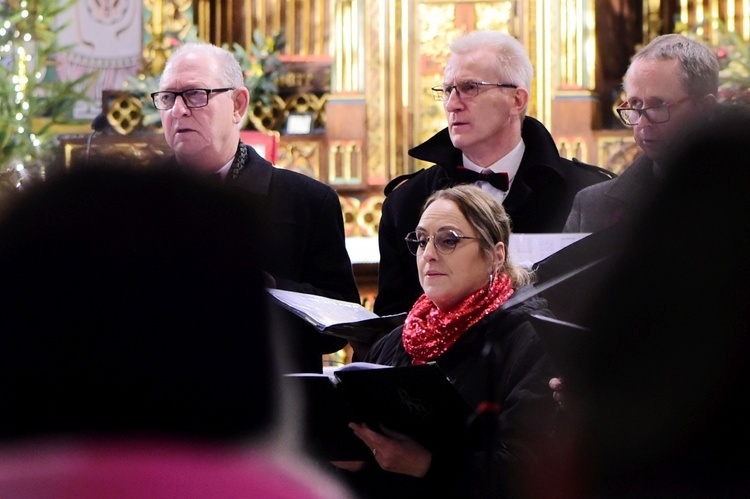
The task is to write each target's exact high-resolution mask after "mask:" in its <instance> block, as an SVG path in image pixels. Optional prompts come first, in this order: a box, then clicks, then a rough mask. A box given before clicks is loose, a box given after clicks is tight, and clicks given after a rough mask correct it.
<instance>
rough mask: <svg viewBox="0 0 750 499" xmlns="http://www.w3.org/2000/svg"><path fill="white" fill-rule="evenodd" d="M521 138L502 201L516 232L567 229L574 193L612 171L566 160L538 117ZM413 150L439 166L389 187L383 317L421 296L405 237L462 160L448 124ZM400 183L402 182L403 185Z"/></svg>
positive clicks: (383, 233)
mask: <svg viewBox="0 0 750 499" xmlns="http://www.w3.org/2000/svg"><path fill="white" fill-rule="evenodd" d="M521 136H522V138H523V141H524V143H525V145H526V151H525V152H524V155H523V158H522V159H521V164H520V167H519V169H518V173H517V175H516V177H515V179H514V180H513V184H512V185H511V188H510V191H509V192H508V197H507V198H506V199H505V201H504V203H503V205H504V207H505V210H506V211H507V212H508V215H509V216H510V218H511V220H512V222H513V232H516V233H532V232H534V233H540V232H562V229H563V225H564V224H565V218H566V216H567V215H568V212H570V207H571V206H572V204H573V198H574V196H575V194H576V193H577V192H578V191H579V190H581V189H582V188H584V187H587V186H589V185H592V184H596V183H598V182H602V181H604V180H607V179H610V178H612V177H613V174H612V173H610V172H607V171H606V170H603V169H601V168H598V167H595V166H591V165H587V164H585V163H581V162H580V161H577V160H573V161H570V160H567V159H564V158H561V157H560V155H559V153H558V151H557V146H556V145H555V142H554V140H553V139H552V136H551V135H550V134H549V132H548V131H547V130H546V129H545V128H544V125H542V124H541V123H540V122H539V121H537V120H535V119H534V118H530V117H527V118H525V120H524V122H523V129H522V132H521ZM409 154H410V155H411V156H413V157H415V158H417V159H421V160H424V161H431V162H434V163H435V165H433V166H431V167H430V168H427V169H425V170H420V171H419V172H417V173H414V174H412V175H408V176H407V177H408V180H406V181H404V178H398V179H395V180H394V181H393V182H391V184H389V186H387V187H386V196H387V197H386V199H385V202H384V203H383V213H382V217H381V219H380V227H379V234H378V243H379V248H380V266H379V276H378V295H377V298H376V300H375V307H374V309H375V312H376V313H377V314H378V315H386V314H394V313H399V312H406V311H408V310H409V309H411V306H412V305H413V304H414V302H415V301H416V300H417V298H419V296H420V295H421V294H422V288H421V287H420V285H419V278H418V276H417V265H416V261H415V259H414V255H412V254H411V253H410V252H409V250H408V249H407V247H406V244H405V243H404V237H405V236H406V234H408V233H409V232H411V231H413V230H414V229H415V228H416V226H417V224H418V223H419V217H420V211H421V209H422V205H423V204H424V202H425V201H426V200H427V198H428V197H429V196H430V195H431V194H432V193H433V192H434V191H436V190H439V189H442V188H445V187H449V186H451V185H453V183H454V181H453V179H454V176H455V174H456V167H457V166H460V165H461V163H462V161H463V159H462V153H461V150H460V149H457V148H455V147H454V146H453V143H452V142H451V140H450V136H449V134H448V129H447V128H446V129H444V130H442V131H440V132H438V133H437V134H436V135H434V136H433V137H432V138H430V139H428V140H427V141H426V142H424V143H422V144H420V145H418V146H416V147H414V148H413V149H411V150H410V151H409ZM399 182H403V183H402V184H400V185H398V183H399ZM396 186H397V188H396Z"/></svg>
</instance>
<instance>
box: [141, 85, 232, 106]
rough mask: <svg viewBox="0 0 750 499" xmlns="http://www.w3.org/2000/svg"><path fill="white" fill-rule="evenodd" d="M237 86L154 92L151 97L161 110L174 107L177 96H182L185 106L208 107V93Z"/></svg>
mask: <svg viewBox="0 0 750 499" xmlns="http://www.w3.org/2000/svg"><path fill="white" fill-rule="evenodd" d="M234 88H235V87H224V88H189V89H187V90H183V91H182V92H169V91H163V92H154V93H152V94H151V99H152V100H153V101H154V106H155V107H156V109H159V110H160V111H166V110H167V109H172V108H173V107H174V104H175V102H177V97H178V96H179V97H182V102H184V103H185V107H189V108H190V109H194V108H196V107H206V106H207V105H208V94H218V93H221V92H227V91H229V90H234Z"/></svg>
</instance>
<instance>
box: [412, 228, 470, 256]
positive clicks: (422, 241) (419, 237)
mask: <svg viewBox="0 0 750 499" xmlns="http://www.w3.org/2000/svg"><path fill="white" fill-rule="evenodd" d="M462 239H476V240H479V239H480V238H478V237H471V236H464V235H461V234H457V233H456V232H455V231H453V230H450V229H441V230H439V231H437V232H436V233H435V234H434V235H432V236H428V235H427V234H425V233H424V232H421V231H413V232H409V233H408V234H407V235H406V237H405V238H404V240H405V241H406V246H407V247H408V248H409V251H410V252H411V254H412V255H415V256H416V255H417V254H418V253H419V252H424V250H425V248H426V247H427V244H428V243H429V242H430V240H432V244H433V245H435V250H437V252H438V253H440V254H442V255H450V254H451V253H453V252H454V251H455V250H456V246H458V243H460V242H461V240H462Z"/></svg>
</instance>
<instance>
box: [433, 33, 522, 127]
mask: <svg viewBox="0 0 750 499" xmlns="http://www.w3.org/2000/svg"><path fill="white" fill-rule="evenodd" d="M448 48H449V49H450V51H451V54H453V55H466V54H470V53H472V52H474V51H476V50H480V49H488V50H490V51H491V52H493V53H494V54H495V66H496V67H495V69H496V71H497V75H498V77H499V78H501V79H502V80H503V81H502V82H498V83H512V84H514V85H517V86H518V87H520V88H523V89H525V90H527V91H528V92H529V95H531V80H532V79H533V78H534V67H533V66H532V65H531V60H530V59H529V54H528V53H527V52H526V48H524V46H523V44H521V42H519V41H518V40H517V39H515V38H514V37H513V36H511V35H509V34H507V33H502V32H500V31H492V30H478V31H470V32H469V33H466V34H465V35H462V36H460V37H458V38H456V39H455V40H453V41H452V42H450V43H449V45H448ZM527 107H528V106H527ZM523 112H524V114H526V109H524V110H523Z"/></svg>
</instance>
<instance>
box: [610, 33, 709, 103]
mask: <svg viewBox="0 0 750 499" xmlns="http://www.w3.org/2000/svg"><path fill="white" fill-rule="evenodd" d="M673 59H675V60H678V61H680V66H681V67H682V71H681V74H680V80H681V81H682V85H683V88H684V90H685V91H686V92H687V93H688V94H689V95H690V96H692V97H702V96H704V95H709V94H711V95H717V94H718V93H719V70H720V66H719V59H718V58H717V57H716V54H714V53H713V52H711V50H710V49H709V48H708V47H706V46H705V45H703V44H702V43H700V42H698V41H696V40H693V39H691V38H688V37H687V36H684V35H679V34H674V33H672V34H668V35H661V36H657V37H656V38H654V39H653V40H652V41H651V42H650V43H649V44H648V45H646V46H645V47H643V48H642V49H641V50H639V51H638V52H637V53H636V54H635V56H634V57H633V60H632V62H631V64H630V67H629V68H628V70H627V71H626V72H625V80H624V84H623V89H624V90H625V92H626V93H627V91H628V88H627V84H628V75H629V74H630V68H632V67H633V63H634V62H635V61H640V60H652V61H666V60H673Z"/></svg>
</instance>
